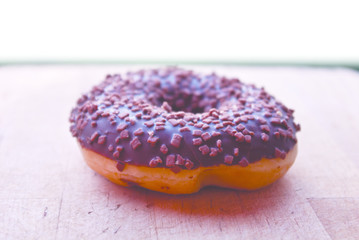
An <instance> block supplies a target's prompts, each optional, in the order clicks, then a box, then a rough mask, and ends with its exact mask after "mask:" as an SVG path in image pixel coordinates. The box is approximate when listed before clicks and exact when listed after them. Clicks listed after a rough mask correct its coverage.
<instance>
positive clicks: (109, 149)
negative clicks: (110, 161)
mask: <svg viewBox="0 0 359 240" xmlns="http://www.w3.org/2000/svg"><path fill="white" fill-rule="evenodd" d="M107 149H108V151H109V152H112V151H113V146H112V144H110V145H108V147H107Z"/></svg>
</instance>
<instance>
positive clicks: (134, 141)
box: [130, 137, 142, 150]
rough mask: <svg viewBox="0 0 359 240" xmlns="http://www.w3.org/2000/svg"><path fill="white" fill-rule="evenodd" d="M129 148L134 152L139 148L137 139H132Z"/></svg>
mask: <svg viewBox="0 0 359 240" xmlns="http://www.w3.org/2000/svg"><path fill="white" fill-rule="evenodd" d="M130 144H131V147H132V149H133V150H136V149H137V148H139V147H140V146H141V145H142V144H141V141H140V140H139V139H138V137H134V138H133V139H132V141H131V142H130Z"/></svg>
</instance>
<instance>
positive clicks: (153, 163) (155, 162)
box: [148, 156, 162, 167]
mask: <svg viewBox="0 0 359 240" xmlns="http://www.w3.org/2000/svg"><path fill="white" fill-rule="evenodd" d="M161 163H162V159H161V158H160V157H158V156H156V157H154V158H152V159H151V161H150V163H149V164H148V165H149V166H150V167H157V165H159V164H161Z"/></svg>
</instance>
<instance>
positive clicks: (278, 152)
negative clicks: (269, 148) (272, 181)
mask: <svg viewBox="0 0 359 240" xmlns="http://www.w3.org/2000/svg"><path fill="white" fill-rule="evenodd" d="M286 155H287V154H286V153H285V152H284V151H283V152H282V151H281V150H280V149H279V148H275V149H274V156H275V157H276V158H281V159H285V157H286Z"/></svg>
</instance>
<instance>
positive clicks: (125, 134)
mask: <svg viewBox="0 0 359 240" xmlns="http://www.w3.org/2000/svg"><path fill="white" fill-rule="evenodd" d="M120 138H121V139H128V138H130V134H129V132H128V131H127V130H123V131H122V132H121V133H120Z"/></svg>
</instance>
